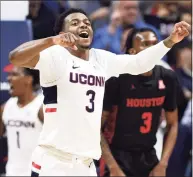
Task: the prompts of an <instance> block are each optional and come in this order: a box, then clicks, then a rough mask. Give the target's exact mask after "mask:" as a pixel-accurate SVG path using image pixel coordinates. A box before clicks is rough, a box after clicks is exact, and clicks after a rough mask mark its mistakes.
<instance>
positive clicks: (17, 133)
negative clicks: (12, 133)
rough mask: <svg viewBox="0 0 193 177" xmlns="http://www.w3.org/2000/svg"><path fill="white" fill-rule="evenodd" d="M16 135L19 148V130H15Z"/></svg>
mask: <svg viewBox="0 0 193 177" xmlns="http://www.w3.org/2000/svg"><path fill="white" fill-rule="evenodd" d="M16 135H17V147H18V148H20V143H19V132H18V131H17V132H16Z"/></svg>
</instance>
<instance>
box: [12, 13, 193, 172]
mask: <svg viewBox="0 0 193 177" xmlns="http://www.w3.org/2000/svg"><path fill="white" fill-rule="evenodd" d="M189 26H190V25H188V24H187V23H186V22H180V23H177V24H176V25H175V27H174V29H173V31H172V33H171V35H170V36H169V37H168V38H167V39H165V40H164V41H162V42H160V43H159V44H157V45H154V46H153V47H150V48H148V49H146V50H144V51H142V52H140V53H139V54H137V55H133V56H131V55H115V54H113V53H110V52H107V51H104V50H99V49H93V48H92V49H90V45H91V42H92V38H93V30H92V27H91V22H90V20H89V19H88V17H87V15H86V13H85V12H84V11H82V10H79V9H70V10H68V11H66V12H65V13H63V14H61V15H60V17H59V20H58V21H57V22H56V30H55V31H56V34H57V35H56V36H52V37H49V38H44V39H40V40H36V41H30V42H27V43H24V44H22V45H21V46H19V47H17V48H16V49H14V50H13V51H12V52H10V62H11V63H13V64H14V65H17V66H24V67H28V68H34V69H37V70H39V71H40V84H41V86H42V89H43V93H44V116H45V119H44V125H43V130H42V132H41V135H40V140H39V146H38V147H37V148H36V149H35V152H34V154H33V157H32V160H33V161H32V176H38V175H39V176H44V175H45V176H71V175H72V176H82V175H83V176H96V170H95V167H94V165H93V163H92V159H99V158H100V157H101V147H100V128H101V123H100V122H101V118H100V117H101V111H102V103H103V94H104V85H105V81H106V80H107V79H108V78H109V77H112V76H117V75H118V74H121V73H130V74H134V75H137V74H140V73H144V72H147V71H149V70H151V69H152V68H153V67H154V65H155V64H156V63H157V62H158V60H160V59H161V58H162V57H163V56H164V55H165V54H166V53H167V52H168V51H169V49H170V48H171V47H172V46H173V45H174V44H175V43H177V42H179V41H181V40H182V39H183V38H184V37H186V36H187V35H188V34H189V32H188V30H187V28H189ZM139 37H140V36H139Z"/></svg>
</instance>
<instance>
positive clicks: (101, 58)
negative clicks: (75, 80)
mask: <svg viewBox="0 0 193 177" xmlns="http://www.w3.org/2000/svg"><path fill="white" fill-rule="evenodd" d="M91 51H92V55H93V56H94V57H95V60H96V62H97V63H98V64H99V65H101V66H102V67H103V68H106V67H107V63H108V61H110V60H111V59H113V57H114V56H115V55H116V54H114V53H111V52H109V51H106V50H102V49H96V48H92V49H91Z"/></svg>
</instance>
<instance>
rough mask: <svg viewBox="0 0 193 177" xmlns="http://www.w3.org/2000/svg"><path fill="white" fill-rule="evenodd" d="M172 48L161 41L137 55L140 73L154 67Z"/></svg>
mask: <svg viewBox="0 0 193 177" xmlns="http://www.w3.org/2000/svg"><path fill="white" fill-rule="evenodd" d="M169 50H170V48H168V47H166V46H165V44H164V42H163V41H162V42H159V43H158V44H157V45H154V46H152V47H149V48H147V49H145V50H143V51H142V52H140V53H138V54H137V55H136V60H137V61H136V62H137V65H138V66H137V68H136V70H137V71H138V74H142V73H145V72H147V71H150V70H151V69H153V68H154V66H155V65H156V64H157V63H158V61H159V60H161V59H162V58H163V57H164V55H165V54H166V53H167V52H168V51H169Z"/></svg>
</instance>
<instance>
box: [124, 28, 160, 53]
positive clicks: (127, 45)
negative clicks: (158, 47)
mask: <svg viewBox="0 0 193 177" xmlns="http://www.w3.org/2000/svg"><path fill="white" fill-rule="evenodd" d="M142 32H152V33H154V34H155V36H156V37H157V38H158V36H157V34H156V32H155V31H154V30H153V29H151V28H139V29H138V28H133V29H132V32H131V33H129V35H128V36H127V40H126V42H125V49H126V51H125V53H126V54H129V53H128V51H129V49H131V48H132V47H133V40H134V38H135V36H136V35H137V34H138V33H142Z"/></svg>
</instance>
